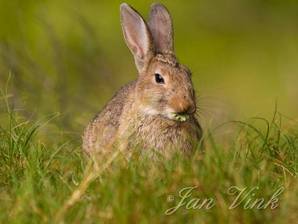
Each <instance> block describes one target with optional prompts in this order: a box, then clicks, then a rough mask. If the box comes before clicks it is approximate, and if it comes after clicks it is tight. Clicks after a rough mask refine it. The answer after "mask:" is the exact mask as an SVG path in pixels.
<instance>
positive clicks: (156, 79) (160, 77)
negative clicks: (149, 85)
mask: <svg viewBox="0 0 298 224" xmlns="http://www.w3.org/2000/svg"><path fill="white" fill-rule="evenodd" d="M155 82H156V83H158V84H165V80H164V79H163V77H162V76H161V75H160V74H158V73H155Z"/></svg>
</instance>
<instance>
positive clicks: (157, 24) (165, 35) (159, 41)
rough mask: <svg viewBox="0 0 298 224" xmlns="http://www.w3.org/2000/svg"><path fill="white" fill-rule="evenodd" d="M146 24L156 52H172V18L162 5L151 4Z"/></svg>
mask: <svg viewBox="0 0 298 224" xmlns="http://www.w3.org/2000/svg"><path fill="white" fill-rule="evenodd" d="M148 25H149V29H150V31H151V34H152V37H153V42H154V45H155V49H156V50H157V53H174V41H173V39H174V38H173V25H172V19H171V16H170V13H169V11H168V10H167V9H166V7H165V6H164V5H162V4H159V3H154V4H152V5H151V10H150V16H149V21H148Z"/></svg>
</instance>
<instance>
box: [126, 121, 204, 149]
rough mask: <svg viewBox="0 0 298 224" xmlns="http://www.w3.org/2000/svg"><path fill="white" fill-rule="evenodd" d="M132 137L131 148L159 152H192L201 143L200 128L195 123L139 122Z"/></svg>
mask: <svg viewBox="0 0 298 224" xmlns="http://www.w3.org/2000/svg"><path fill="white" fill-rule="evenodd" d="M131 137H132V138H131V139H130V140H129V142H130V146H138V147H141V148H143V149H144V150H158V151H169V150H170V151H172V150H179V151H180V150H181V151H185V152H190V151H193V150H194V148H195V147H196V146H197V143H198V141H199V136H198V127H196V126H195V125H194V124H193V123H191V122H189V123H188V122H184V123H175V122H173V121H169V120H164V119H158V118H155V119H144V120H141V121H140V122H138V124H137V125H136V126H135V127H134V131H133V134H132V135H131Z"/></svg>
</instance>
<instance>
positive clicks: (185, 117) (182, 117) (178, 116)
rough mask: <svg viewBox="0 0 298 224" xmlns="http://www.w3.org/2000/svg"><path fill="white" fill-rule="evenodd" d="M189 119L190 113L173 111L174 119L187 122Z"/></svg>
mask: <svg viewBox="0 0 298 224" xmlns="http://www.w3.org/2000/svg"><path fill="white" fill-rule="evenodd" d="M188 119H189V115H188V114H176V113H173V120H175V121H180V122H185V121H187V120H188Z"/></svg>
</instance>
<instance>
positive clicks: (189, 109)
mask: <svg viewBox="0 0 298 224" xmlns="http://www.w3.org/2000/svg"><path fill="white" fill-rule="evenodd" d="M177 106H178V107H177V108H176V113H177V114H179V115H185V114H194V113H195V112H196V106H195V105H194V103H193V102H192V101H190V100H186V99H183V100H180V101H179V103H178V105H177Z"/></svg>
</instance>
